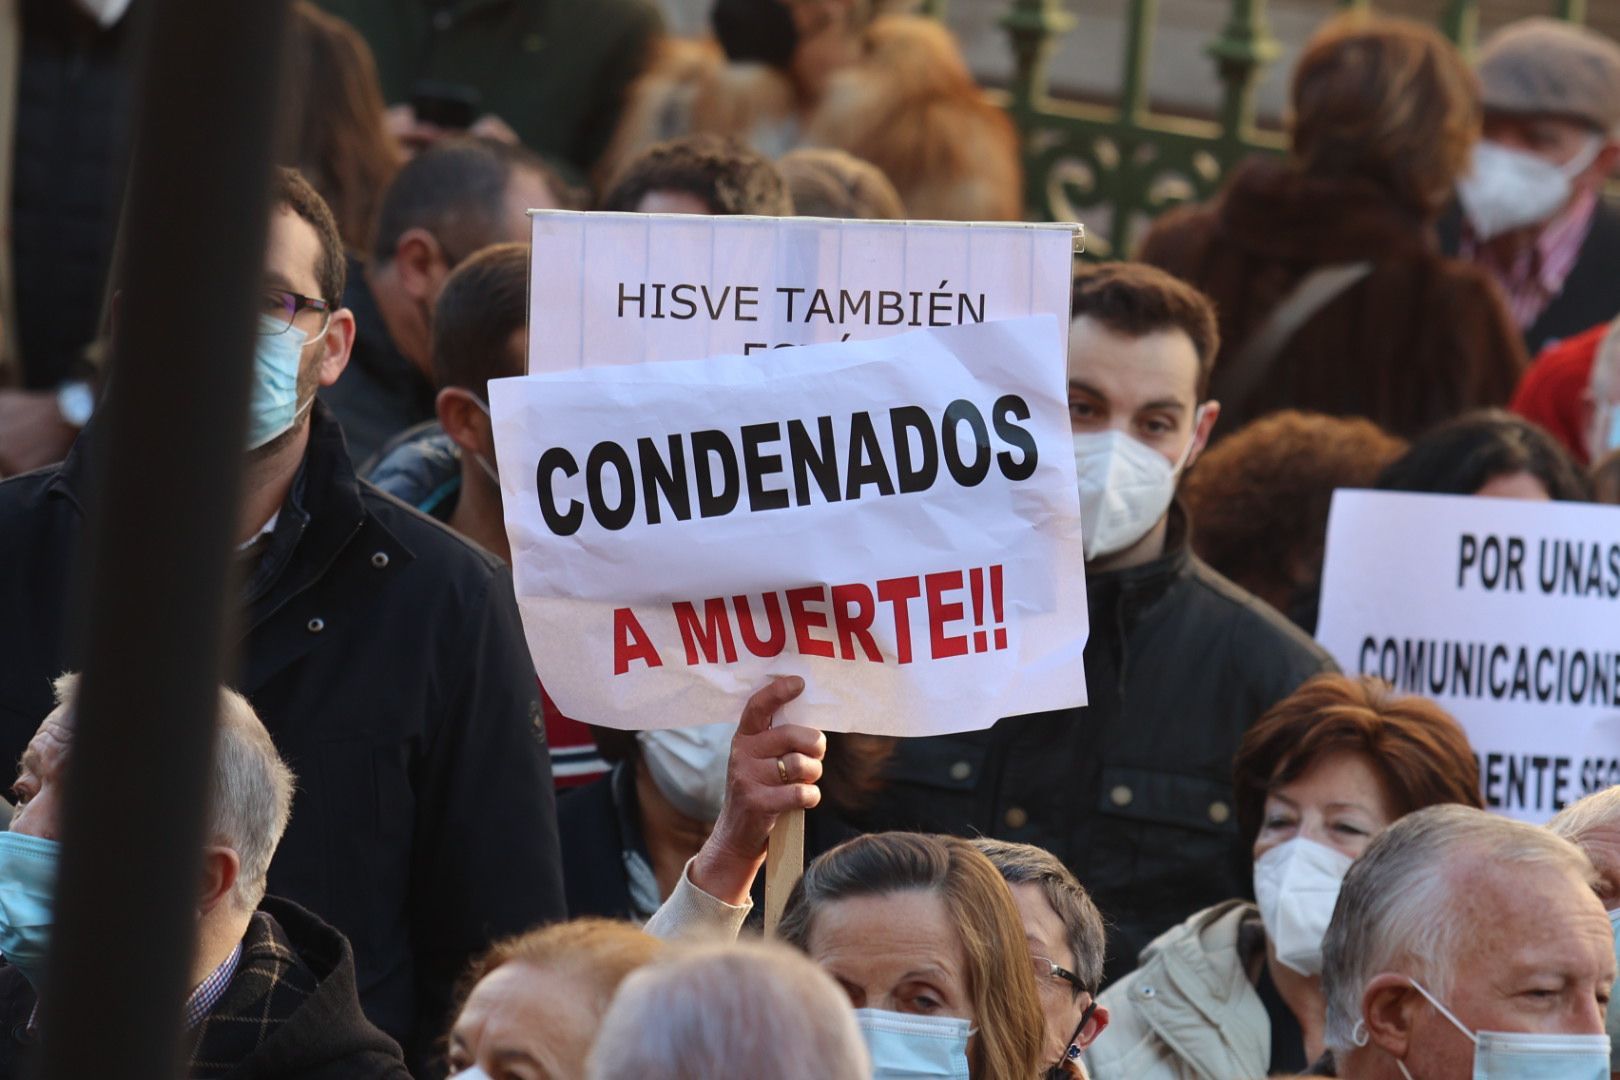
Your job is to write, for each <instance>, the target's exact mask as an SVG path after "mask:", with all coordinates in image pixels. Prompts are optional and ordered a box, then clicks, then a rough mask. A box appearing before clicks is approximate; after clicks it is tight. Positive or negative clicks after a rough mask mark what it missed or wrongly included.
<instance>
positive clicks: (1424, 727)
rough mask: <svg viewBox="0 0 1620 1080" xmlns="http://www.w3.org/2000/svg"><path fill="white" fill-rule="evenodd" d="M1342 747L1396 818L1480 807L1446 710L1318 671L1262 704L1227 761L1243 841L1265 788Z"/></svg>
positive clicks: (1255, 822) (1461, 739)
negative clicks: (1367, 768)
mask: <svg viewBox="0 0 1620 1080" xmlns="http://www.w3.org/2000/svg"><path fill="white" fill-rule="evenodd" d="M1346 752H1348V753H1355V754H1361V755H1363V756H1364V757H1365V758H1366V759H1367V763H1368V764H1369V765H1371V766H1372V767H1373V770H1374V771H1375V772H1377V773H1378V775H1379V776H1380V777H1381V778H1382V779H1383V781H1384V787H1385V789H1386V791H1387V793H1388V794H1389V796H1390V798H1391V799H1393V800H1394V807H1393V809H1394V811H1395V814H1396V816H1397V817H1404V816H1405V815H1407V814H1410V813H1411V812H1412V811H1414V810H1421V809H1423V808H1424V807H1425V806H1435V805H1438V804H1440V803H1462V804H1463V805H1465V806H1472V807H1476V808H1480V809H1483V808H1484V805H1485V803H1484V800H1482V799H1481V798H1480V794H1479V767H1478V766H1477V765H1476V764H1475V763H1474V751H1473V748H1472V747H1471V746H1469V745H1468V736H1467V735H1465V734H1463V729H1462V725H1460V724H1458V723H1457V721H1456V720H1453V719H1452V718H1451V714H1450V713H1448V712H1446V710H1444V709H1442V708H1441V707H1440V706H1438V705H1436V704H1435V703H1434V702H1432V701H1430V700H1428V699H1427V698H1421V697H1415V696H1407V697H1397V696H1396V695H1395V693H1394V691H1393V690H1392V689H1391V688H1390V686H1389V684H1388V683H1385V682H1382V681H1380V680H1378V679H1373V678H1369V677H1367V676H1360V677H1356V678H1352V677H1350V676H1348V675H1318V676H1316V677H1315V678H1312V679H1310V680H1309V681H1307V682H1306V683H1305V684H1304V685H1303V686H1301V687H1300V688H1299V689H1298V690H1295V691H1294V692H1293V693H1292V694H1289V695H1288V696H1287V697H1285V698H1283V699H1282V700H1281V701H1279V702H1278V703H1277V704H1275V705H1273V706H1272V707H1271V708H1270V709H1269V710H1267V711H1266V714H1265V715H1264V716H1262V717H1261V718H1260V720H1259V721H1258V722H1257V723H1256V724H1255V725H1254V727H1252V728H1250V729H1249V730H1248V733H1247V734H1245V735H1244V736H1243V743H1242V745H1241V746H1239V747H1238V752H1237V756H1236V757H1235V758H1234V759H1233V760H1232V784H1233V787H1234V789H1235V794H1236V801H1237V819H1238V828H1239V829H1240V830H1241V831H1242V833H1243V840H1244V843H1246V844H1253V843H1254V838H1255V837H1256V836H1257V835H1259V832H1260V820H1261V816H1262V814H1263V813H1264V809H1265V803H1266V796H1267V795H1268V794H1269V793H1271V792H1272V791H1275V790H1276V789H1277V788H1278V787H1281V786H1282V785H1284V784H1288V783H1291V782H1293V781H1294V780H1297V779H1298V778H1299V777H1301V776H1303V775H1305V774H1306V773H1307V772H1309V771H1310V770H1311V769H1312V768H1314V767H1315V766H1316V765H1317V763H1319V762H1320V761H1321V760H1322V759H1323V758H1326V757H1328V756H1329V755H1332V754H1338V753H1346Z"/></svg>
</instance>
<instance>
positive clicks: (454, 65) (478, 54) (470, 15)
mask: <svg viewBox="0 0 1620 1080" xmlns="http://www.w3.org/2000/svg"><path fill="white" fill-rule="evenodd" d="M318 2H319V3H320V5H321V6H322V7H324V8H326V9H327V10H328V11H330V12H332V14H334V15H339V16H341V17H343V18H345V19H347V20H348V21H349V22H351V23H353V24H354V26H355V28H356V29H358V30H359V31H360V33H361V35H362V36H363V37H364V38H365V39H366V41H367V42H368V43H369V44H370V45H371V50H372V52H373V53H375V54H376V58H377V74H378V76H379V77H380V78H381V80H382V90H383V96H384V97H385V98H386V99H387V100H388V102H389V103H390V104H401V103H406V102H409V101H410V99H411V89H412V87H413V86H414V85H415V83H416V81H417V80H418V79H433V80H435V81H443V82H453V83H464V84H466V85H469V86H472V87H475V88H477V90H478V92H479V94H480V95H481V99H482V100H481V105H480V108H481V110H482V112H485V113H493V114H495V115H496V116H499V117H500V118H501V119H502V120H505V121H506V122H507V123H508V124H510V125H511V126H512V128H513V130H515V131H516V132H517V133H518V136H519V137H520V138H521V139H522V140H523V142H524V144H525V145H526V146H528V147H529V148H530V149H532V150H536V151H538V152H540V153H541V154H544V155H546V156H547V157H549V158H551V159H553V160H555V161H557V162H559V163H560V164H563V165H566V166H571V167H572V168H573V169H574V170H575V171H576V172H577V173H578V174H581V175H583V174H584V173H586V172H587V171H588V170H589V169H590V167H591V164H592V163H593V162H594V161H595V160H596V158H597V157H598V155H600V154H601V152H602V149H603V148H604V147H605V146H606V145H607V142H608V140H609V139H610V138H612V136H613V129H614V126H615V124H616V123H617V122H618V117H619V109H620V106H621V104H622V103H623V98H624V92H625V88H626V87H627V86H628V85H629V84H630V82H631V80H632V79H634V78H635V77H636V76H637V75H638V74H640V72H641V69H642V67H643V66H644V65H645V61H646V58H647V51H648V48H649V46H650V45H651V44H652V41H653V39H654V38H655V37H656V36H657V35H658V34H659V33H660V32H661V31H662V20H661V19H660V17H659V15H658V11H657V9H656V8H655V7H654V6H653V5H652V3H651V2H650V0H449V2H448V3H445V2H439V3H435V2H434V0H318Z"/></svg>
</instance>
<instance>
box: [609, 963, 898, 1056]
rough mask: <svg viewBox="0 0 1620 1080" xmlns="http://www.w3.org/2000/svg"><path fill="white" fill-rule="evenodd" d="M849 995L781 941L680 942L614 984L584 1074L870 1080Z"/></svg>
mask: <svg viewBox="0 0 1620 1080" xmlns="http://www.w3.org/2000/svg"><path fill="white" fill-rule="evenodd" d="M871 1075H872V1066H871V1064H870V1061H869V1059H868V1057H867V1053H866V1046H865V1043H864V1042H862V1040H861V1034H860V1030H859V1029H858V1028H857V1027H856V1026H855V1014H854V1013H853V1012H852V1011H851V1009H850V1005H849V998H848V997H846V996H845V994H844V992H843V991H842V990H840V989H839V988H838V985H837V984H836V983H834V982H833V980H832V977H831V976H829V975H828V974H827V973H826V972H824V971H822V970H821V968H820V967H819V966H817V965H816V964H815V963H814V962H813V961H811V960H810V959H809V958H808V957H806V956H805V955H804V954H802V953H800V952H797V951H795V950H793V949H790V948H788V947H786V946H784V945H777V944H765V943H755V944H729V945H707V946H698V947H695V948H689V949H677V950H674V951H672V952H671V953H670V954H668V955H667V957H666V958H665V959H661V960H657V961H655V962H653V963H652V964H650V965H648V966H647V967H644V968H642V969H641V970H640V971H637V972H635V973H634V974H633V975H631V976H630V977H629V978H628V979H626V980H625V981H624V983H623V985H621V986H620V988H619V993H618V995H617V996H616V997H615V998H614V999H613V1004H612V1006H611V1007H610V1008H609V1009H608V1011H607V1015H606V1016H605V1017H603V1019H602V1026H601V1028H600V1029H599V1030H598V1032H597V1036H596V1045H595V1047H593V1048H592V1050H591V1057H590V1063H589V1065H588V1067H587V1070H586V1076H587V1080H641V1078H642V1077H645V1076H659V1077H664V1078H665V1080H756V1078H757V1077H761V1076H769V1077H773V1078H776V1080H821V1078H823V1077H828V1076H836V1077H839V1078H840V1080H868V1078H869V1077H871Z"/></svg>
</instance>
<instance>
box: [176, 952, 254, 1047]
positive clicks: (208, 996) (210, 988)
mask: <svg viewBox="0 0 1620 1080" xmlns="http://www.w3.org/2000/svg"><path fill="white" fill-rule="evenodd" d="M241 960H242V943H241V942H240V941H238V942H237V943H236V948H234V949H232V950H231V955H229V956H227V957H226V958H225V962H224V963H222V964H220V965H219V967H217V968H215V969H214V970H213V973H212V974H210V975H209V976H208V978H206V979H204V980H203V981H202V982H200V983H198V984H197V989H195V990H193V991H192V992H191V996H190V997H188V998H186V1013H185V1016H186V1030H187V1031H190V1030H191V1029H192V1028H194V1027H196V1026H197V1025H198V1024H200V1023H202V1021H203V1017H205V1016H207V1015H208V1014H209V1013H211V1012H213V1011H214V1006H215V1005H218V1004H219V999H220V998H222V997H224V996H225V988H226V987H228V986H230V985H231V978H232V976H234V975H235V974H236V965H237V964H239V963H241Z"/></svg>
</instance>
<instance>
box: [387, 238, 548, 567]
mask: <svg viewBox="0 0 1620 1080" xmlns="http://www.w3.org/2000/svg"><path fill="white" fill-rule="evenodd" d="M528 314H529V248H528V245H527V244H492V245H490V246H489V247H487V248H485V249H484V250H482V251H480V252H478V253H477V254H475V255H473V256H472V257H471V258H469V259H468V260H467V261H466V262H464V263H462V264H461V265H460V266H458V267H457V268H456V270H455V272H454V273H452V274H451V275H450V276H449V278H447V279H446V280H445V283H444V289H443V291H442V292H440V294H439V302H438V303H437V304H436V305H435V306H434V309H433V351H432V364H431V370H432V373H433V382H434V385H435V386H436V387H438V394H437V396H436V398H435V399H434V404H435V407H436V410H437V412H438V419H437V420H429V421H426V422H425V423H422V424H418V425H417V426H416V427H413V428H410V429H408V430H406V431H405V432H403V433H402V434H401V435H399V436H398V437H396V438H395V439H393V440H392V441H390V442H389V443H388V444H387V445H386V446H385V447H383V450H382V452H381V453H380V454H379V455H378V456H377V462H376V464H375V466H374V467H373V468H372V469H371V472H370V475H369V476H368V477H367V479H369V480H370V481H371V482H372V483H374V484H376V485H377V486H378V487H380V488H382V489H383V490H384V491H386V492H388V493H389V494H390V495H393V496H395V497H397V498H400V499H403V500H405V501H406V502H408V503H410V504H411V505H412V506H414V507H416V508H417V509H418V510H420V511H422V512H423V513H424V514H430V515H432V516H433V517H436V518H438V519H439V520H440V521H442V522H444V523H445V524H447V525H449V526H450V527H451V528H452V529H454V530H456V531H457V532H458V533H460V534H461V535H462V536H465V537H466V538H467V539H469V540H471V541H473V542H474V543H476V544H478V545H479V546H481V547H483V548H484V549H485V550H486V551H489V552H491V553H492V554H495V555H499V556H500V557H501V558H502V559H503V560H505V561H506V562H511V561H512V551H511V547H510V545H509V543H508V541H507V538H506V526H505V522H504V520H503V518H502V515H501V487H500V484H499V483H498V482H497V480H496V475H497V474H496V472H495V437H494V433H493V431H492V429H491V425H490V418H489V381H490V380H491V379H504V378H507V377H509V376H513V375H522V374H523V371H524V368H525V367H526V366H527V365H526V350H527V348H528Z"/></svg>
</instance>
